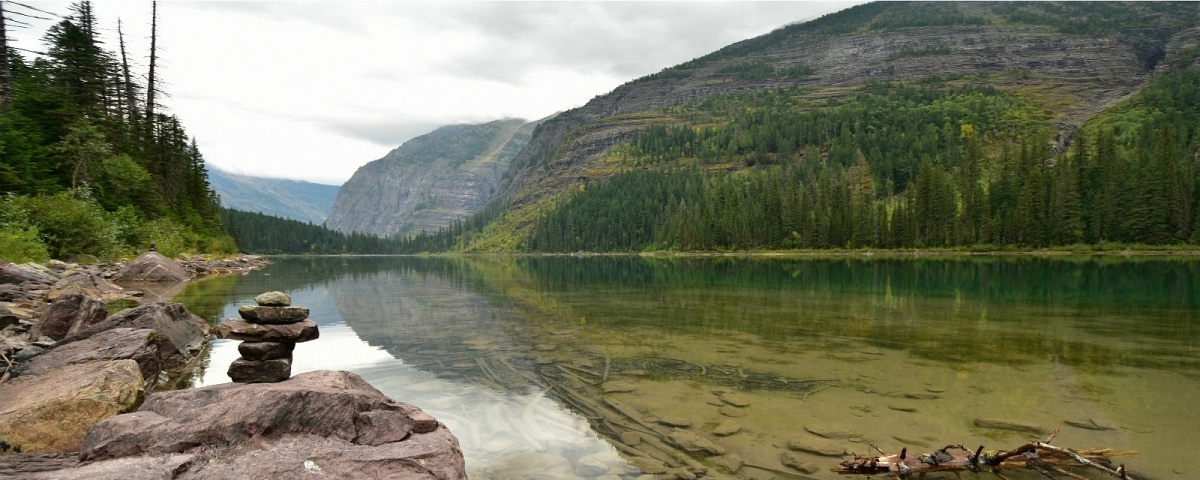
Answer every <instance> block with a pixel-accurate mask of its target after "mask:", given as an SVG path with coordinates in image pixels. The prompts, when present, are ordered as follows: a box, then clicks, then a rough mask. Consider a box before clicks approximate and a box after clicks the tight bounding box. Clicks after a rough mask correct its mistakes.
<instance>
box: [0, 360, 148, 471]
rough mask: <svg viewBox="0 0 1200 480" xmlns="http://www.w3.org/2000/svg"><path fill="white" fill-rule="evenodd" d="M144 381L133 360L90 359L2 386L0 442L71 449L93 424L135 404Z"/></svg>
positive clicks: (50, 449)
mask: <svg viewBox="0 0 1200 480" xmlns="http://www.w3.org/2000/svg"><path fill="white" fill-rule="evenodd" d="M144 396H145V384H144V382H143V381H142V374H141V372H140V371H139V370H138V365H137V362H134V361H133V360H116V361H102V362H89V363H82V364H76V365H67V366H64V367H61V368H57V369H53V370H48V371H46V372H43V373H42V374H41V375H30V376H22V377H19V378H17V379H16V380H13V381H11V382H9V383H6V384H0V399H4V400H3V402H0V442H4V443H6V444H8V445H9V446H10V448H13V447H19V448H20V450H21V451H22V452H26V453H28V452H73V451H77V450H79V448H80V443H81V442H82V441H83V439H84V435H85V434H87V431H88V428H90V427H92V425H94V424H95V423H96V422H98V421H100V420H102V419H105V418H108V417H111V416H113V415H117V414H119V413H124V412H128V411H130V410H133V409H134V408H137V406H138V405H139V404H141V403H142V399H143V398H144Z"/></svg>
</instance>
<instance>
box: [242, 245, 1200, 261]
mask: <svg viewBox="0 0 1200 480" xmlns="http://www.w3.org/2000/svg"><path fill="white" fill-rule="evenodd" d="M247 256H257V257H263V258H293V257H295V258H320V257H331V258H351V257H426V258H432V257H446V258H452V257H578V258H584V257H646V258H739V257H744V258H866V259H870V258H875V257H879V258H906V257H907V258H936V257H943V258H952V257H1033V258H1037V257H1059V258H1067V257H1126V258H1129V257H1200V247H1197V248H1195V249H1190V248H1189V249H1186V250H1162V249H1147V250H1131V249H1121V250H1054V249H1048V250H1011V251H1010V250H937V249H933V250H907V249H906V250H771V251H740V252H706V251H696V252H669V251H651V252H570V253H562V252H495V253H473V252H439V253H396V254H380V253H343V254H295V253H281V254H247Z"/></svg>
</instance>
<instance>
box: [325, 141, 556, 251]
mask: <svg viewBox="0 0 1200 480" xmlns="http://www.w3.org/2000/svg"><path fill="white" fill-rule="evenodd" d="M535 126H536V122H535V123H526V121H524V120H520V119H509V120H499V121H495V122H490V123H486V124H483V125H454V126H447V127H442V128H439V129H437V130H436V131H434V132H433V133H430V134H428V135H423V136H420V137H417V138H414V139H412V140H409V141H408V142H405V144H404V145H401V146H400V147H399V148H397V149H395V150H392V151H391V152H390V153H388V154H387V155H386V156H384V157H383V158H381V159H379V160H376V161H373V162H371V163H368V164H366V165H363V166H362V167H361V168H359V169H358V171H356V172H354V176H353V177H351V178H350V180H349V181H347V182H346V184H345V185H343V186H342V188H341V189H340V190H339V191H338V195H337V199H336V200H335V201H334V203H333V209H332V211H331V213H330V215H329V218H328V219H327V220H326V222H325V226H327V227H329V228H331V229H333V230H338V231H341V232H347V233H349V232H364V233H373V234H376V235H394V234H397V233H401V234H413V233H417V232H421V231H424V232H433V231H436V230H437V229H438V228H440V227H444V226H447V225H449V224H450V223H451V222H453V221H455V220H459V219H462V218H465V217H467V216H469V215H471V214H472V213H474V212H476V211H478V210H480V209H482V208H483V207H484V205H486V204H487V202H488V201H489V200H490V199H491V198H492V193H493V191H494V189H495V188H496V185H497V184H498V183H499V182H500V178H501V176H502V175H503V174H504V172H505V171H507V170H508V166H509V163H510V162H511V161H512V159H513V157H515V156H516V155H517V153H518V152H520V151H521V149H522V148H524V147H525V145H526V144H527V143H528V142H529V138H530V136H531V135H532V133H533V130H534V127H535Z"/></svg>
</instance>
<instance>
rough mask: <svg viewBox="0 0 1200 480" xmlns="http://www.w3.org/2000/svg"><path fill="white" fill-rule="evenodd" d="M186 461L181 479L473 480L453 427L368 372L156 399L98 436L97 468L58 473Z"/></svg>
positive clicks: (88, 458)
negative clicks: (383, 389)
mask: <svg viewBox="0 0 1200 480" xmlns="http://www.w3.org/2000/svg"><path fill="white" fill-rule="evenodd" d="M177 455H193V456H196V457H197V461H194V462H191V463H188V462H179V463H177V464H176V465H177V466H178V468H177V469H175V470H174V471H173V472H172V473H173V474H174V475H175V476H174V477H172V478H264V477H283V478H293V477H297V476H301V475H307V474H317V473H323V474H326V475H329V476H330V477H332V478H402V479H404V478H412V479H416V478H423V479H424V478H436V479H463V478H466V473H465V466H464V463H463V457H462V452H461V451H460V450H459V446H458V440H457V439H455V438H454V436H453V435H451V434H450V431H449V430H448V429H446V427H445V426H444V425H442V424H441V423H439V422H438V421H437V420H436V419H434V418H433V417H431V416H429V415H428V414H426V413H425V412H423V411H421V410H420V409H419V408H417V407H414V406H412V405H408V404H404V403H399V402H395V401H393V400H391V399H389V398H387V397H386V396H384V395H383V394H382V393H380V392H379V391H378V390H375V389H374V388H373V387H371V386H370V385H369V384H367V382H365V381H363V379H362V378H361V377H359V376H358V375H355V374H353V373H349V372H331V371H318V372H310V373H305V374H302V375H297V376H296V377H294V378H291V379H290V380H287V381H284V382H280V383H256V384H236V383H226V384H219V385H213V386H209V387H204V388H196V389H188V390H178V391H172V392H162V393H155V394H153V395H151V396H150V397H149V398H148V399H147V400H146V402H145V403H144V404H143V405H142V407H141V408H140V409H138V411H137V412H133V413H129V414H126V415H119V416H116V417H113V418H109V419H107V420H105V421H103V422H100V423H99V424H97V425H96V426H95V427H93V428H92V429H91V431H89V432H88V436H87V439H86V440H85V441H84V442H83V446H82V449H81V450H80V459H81V460H83V461H84V462H96V463H92V464H91V465H88V466H84V467H78V468H73V469H66V470H61V471H58V472H54V474H53V475H48V477H53V478H86V476H87V475H90V474H93V473H95V472H85V470H87V469H92V470H95V471H104V472H110V473H105V475H110V474H111V472H113V470H112V469H109V470H99V469H100V468H103V467H105V465H108V464H110V462H126V463H128V464H131V465H141V464H140V463H139V461H138V460H137V459H139V458H162V459H181V458H182V457H178V456H177ZM131 468H132V467H131ZM131 471H132V470H131ZM114 476H115V475H114Z"/></svg>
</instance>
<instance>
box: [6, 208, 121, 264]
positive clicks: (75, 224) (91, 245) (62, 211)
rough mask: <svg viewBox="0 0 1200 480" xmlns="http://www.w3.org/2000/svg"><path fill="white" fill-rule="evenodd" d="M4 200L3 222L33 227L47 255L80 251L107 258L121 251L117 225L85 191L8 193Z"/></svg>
mask: <svg viewBox="0 0 1200 480" xmlns="http://www.w3.org/2000/svg"><path fill="white" fill-rule="evenodd" d="M5 203H6V205H5V207H6V208H5V210H6V214H7V215H6V216H7V217H8V222H7V223H8V224H9V225H22V224H27V225H31V226H33V227H36V228H37V232H38V236H39V238H40V239H41V241H42V242H44V243H45V245H46V247H47V250H48V251H49V253H50V256H51V257H55V258H63V257H65V256H67V255H71V254H77V253H83V254H88V255H95V256H97V257H101V258H109V257H112V256H114V255H117V254H119V253H120V252H121V247H122V245H121V242H120V240H119V238H118V235H119V233H120V230H119V228H117V226H116V224H115V222H114V221H112V219H110V218H109V214H108V213H107V212H105V211H104V209H103V208H100V205H99V204H97V203H96V202H95V201H94V200H92V199H91V198H90V197H88V196H87V195H86V194H82V195H79V196H76V195H75V194H74V193H72V192H61V193H57V194H54V195H39V196H36V197H24V196H10V197H8V198H7V199H6V200H5Z"/></svg>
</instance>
